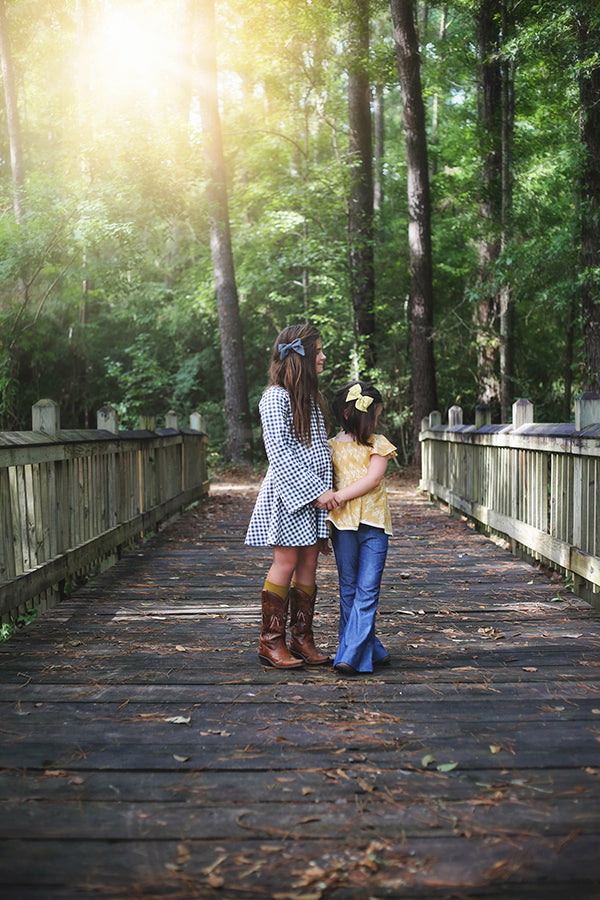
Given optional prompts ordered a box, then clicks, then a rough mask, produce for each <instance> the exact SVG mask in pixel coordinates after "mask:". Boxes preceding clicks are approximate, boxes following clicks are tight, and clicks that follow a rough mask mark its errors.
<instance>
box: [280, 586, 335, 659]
mask: <svg viewBox="0 0 600 900" xmlns="http://www.w3.org/2000/svg"><path fill="white" fill-rule="evenodd" d="M316 596H317V588H316V587H315V592H314V594H313V595H312V597H309V596H308V594H305V593H304V591H301V590H300V588H297V587H293V586H292V587H291V588H290V594H289V597H290V652H291V653H293V654H294V656H297V657H299V658H300V659H303V660H304V662H305V663H306V665H307V666H325V665H327V663H330V662H331V657H330V656H328V655H327V654H326V653H320V652H319V651H318V650H317V648H316V647H315V639H314V636H313V630H312V622H313V615H314V611H315V599H316Z"/></svg>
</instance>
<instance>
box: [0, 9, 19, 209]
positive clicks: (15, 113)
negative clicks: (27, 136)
mask: <svg viewBox="0 0 600 900" xmlns="http://www.w3.org/2000/svg"><path fill="white" fill-rule="evenodd" d="M0 61H1V63H2V81H3V83H4V101H5V103H6V119H7V123H8V140H9V145H10V165H11V171H12V182H13V209H14V213H15V219H16V220H17V222H21V221H22V220H23V213H24V209H23V188H24V184H25V171H24V167H23V147H22V144H21V126H20V122H19V107H18V104H17V90H16V87H15V79H14V72H13V63H12V54H11V51H10V40H9V35H8V26H7V22H6V9H5V2H4V0H0Z"/></svg>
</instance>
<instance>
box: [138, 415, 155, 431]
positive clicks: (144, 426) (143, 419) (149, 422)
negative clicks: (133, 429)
mask: <svg viewBox="0 0 600 900" xmlns="http://www.w3.org/2000/svg"><path fill="white" fill-rule="evenodd" d="M138 428H139V430H140V431H156V416H138Z"/></svg>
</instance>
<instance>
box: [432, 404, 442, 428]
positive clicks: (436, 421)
mask: <svg viewBox="0 0 600 900" xmlns="http://www.w3.org/2000/svg"><path fill="white" fill-rule="evenodd" d="M441 424H442V414H441V412H438V410H437V409H434V410H433V412H430V413H429V427H430V428H435V426H436V425H441Z"/></svg>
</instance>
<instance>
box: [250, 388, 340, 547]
mask: <svg viewBox="0 0 600 900" xmlns="http://www.w3.org/2000/svg"><path fill="white" fill-rule="evenodd" d="M258 409H259V412H260V418H261V422H262V428H263V440H264V443H265V450H266V453H267V459H268V460H269V468H268V469H267V473H266V475H265V478H264V481H263V483H262V485H261V488H260V491H259V494H258V497H257V500H256V505H255V507H254V512H253V513H252V517H251V519H250V524H249V525H248V532H247V534H246V544H249V545H251V546H253V547H268V546H278V547H306V546H308V545H310V544H314V543H316V541H317V538H326V537H328V536H329V531H328V528H327V524H326V521H325V520H326V518H327V513H326V512H322V511H321V510H318V509H315V507H314V506H312V501H313V500H315V499H316V498H317V497H319V496H320V495H321V494H323V493H324V492H325V491H327V490H330V489H331V487H332V482H333V475H332V466H331V453H330V450H329V447H328V445H327V432H326V430H325V422H324V421H323V415H322V413H321V410H320V409H318V408H316V407H314V408H313V411H312V418H311V435H312V441H311V446H310V447H306V446H304V444H301V443H300V441H298V440H297V439H296V437H295V436H294V433H293V430H292V410H291V406H290V398H289V395H288V392H287V391H286V390H285V389H284V388H282V387H279V386H278V385H272V386H271V387H270V388H267V390H266V391H265V392H264V394H263V395H262V399H261V401H260V404H259V407H258Z"/></svg>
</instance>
